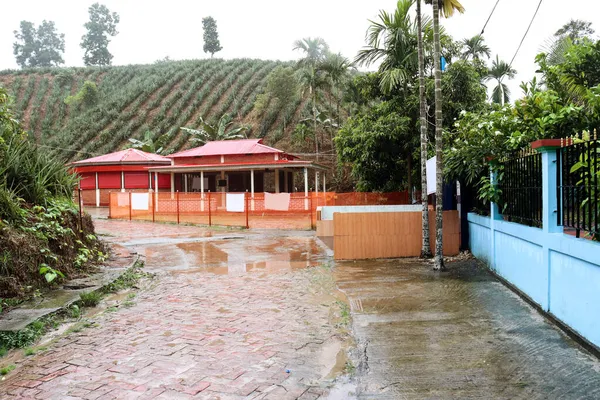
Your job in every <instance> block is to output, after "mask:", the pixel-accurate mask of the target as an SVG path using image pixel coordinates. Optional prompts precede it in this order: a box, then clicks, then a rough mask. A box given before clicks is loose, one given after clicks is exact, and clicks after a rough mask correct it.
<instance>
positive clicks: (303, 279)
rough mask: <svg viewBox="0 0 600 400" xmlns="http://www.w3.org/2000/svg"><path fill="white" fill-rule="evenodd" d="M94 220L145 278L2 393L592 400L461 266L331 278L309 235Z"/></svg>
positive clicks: (595, 394) (561, 348)
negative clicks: (342, 305) (137, 259)
mask: <svg viewBox="0 0 600 400" xmlns="http://www.w3.org/2000/svg"><path fill="white" fill-rule="evenodd" d="M97 226H98V231H99V232H101V233H105V234H110V236H107V238H108V239H109V240H111V241H113V242H118V243H120V244H121V245H124V246H125V247H126V248H128V249H130V250H135V251H137V252H139V253H140V254H141V255H142V256H143V257H144V258H145V260H146V267H145V269H146V270H148V271H150V272H154V273H157V277H156V278H155V279H154V280H153V281H151V282H150V283H149V286H147V287H145V288H144V289H142V290H141V291H140V292H139V294H138V296H137V297H136V298H135V299H134V300H133V301H134V304H133V305H132V306H131V307H123V306H122V307H119V309H118V310H117V311H116V312H104V313H101V314H99V315H97V316H95V317H92V318H91V319H92V321H94V322H95V324H94V326H92V327H89V328H86V329H84V330H82V331H80V332H75V333H71V334H68V335H63V336H61V337H60V338H59V339H58V340H57V341H56V342H54V343H53V344H51V345H50V346H49V347H48V350H46V351H43V352H41V353H38V354H36V355H34V356H32V357H29V358H26V359H24V360H23V361H22V362H20V363H19V364H18V367H17V369H16V370H15V371H13V372H11V373H10V374H9V375H8V377H7V378H6V380H4V381H2V382H0V398H3V399H4V398H31V399H46V398H55V399H71V398H77V399H82V398H83V399H115V398H116V399H130V398H131V399H145V398H162V399H179V398H184V399H187V398H199V399H273V400H279V399H318V398H321V399H325V398H327V399H356V398H358V399H475V398H477V399H528V400H529V399H599V398H600V362H599V361H598V360H597V359H596V358H594V357H593V356H591V355H590V354H589V353H587V352H585V351H584V350H582V349H581V348H580V347H579V346H578V345H577V344H576V343H574V342H573V341H572V340H571V339H569V338H568V337H566V336H565V335H564V334H563V333H562V332H561V331H559V330H558V329H557V328H556V327H555V326H554V325H552V324H551V323H549V322H548V321H546V320H545V319H544V318H543V317H542V316H540V314H538V313H537V312H536V311H535V310H534V309H533V308H531V307H530V306H529V305H527V304H526V303H525V302H524V301H523V300H522V299H520V298H519V297H518V296H516V295H515V294H514V293H513V292H511V291H510V290H509V289H507V288H506V287H505V286H503V285H502V284H501V283H500V282H498V281H497V280H496V279H495V278H493V277H492V276H491V275H489V274H488V273H487V272H486V271H484V270H483V269H482V268H480V267H478V265H477V263H476V262H475V261H473V260H467V261H459V262H455V263H449V264H448V267H449V270H450V271H449V272H446V273H443V274H436V273H434V272H433V271H431V266H430V265H428V264H424V263H423V262H421V261H419V260H373V261H360V262H339V263H336V264H335V268H334V269H333V270H330V269H329V268H323V267H319V266H320V265H324V264H328V263H330V258H329V257H327V255H326V252H325V251H324V249H323V248H322V247H321V246H320V245H319V242H318V241H316V240H315V239H314V238H313V236H312V233H311V232H285V231H272V232H267V231H262V232H261V231H250V232H242V231H239V230H226V229H222V230H218V229H217V230H211V231H208V230H206V229H203V228H198V227H188V226H176V225H166V224H149V223H136V222H134V223H129V222H125V221H106V220H99V221H97ZM336 285H337V287H338V288H339V289H340V290H341V291H342V292H343V293H344V294H345V296H347V297H344V296H343V295H341V294H340V293H339V292H337V291H336V289H335V286H336ZM340 298H342V299H346V300H347V302H348V303H349V305H350V309H351V314H352V326H351V328H352V332H353V335H354V339H355V340H356V343H355V345H354V346H352V342H351V340H349V339H348V337H347V333H346V331H345V329H343V327H340V324H339V322H340V319H339V318H336V317H335V316H336V315H337V314H336V313H337V312H339V311H340V309H339V302H338V300H339V299H340ZM336 307H338V308H336ZM336 310H337V311H336ZM332 315H333V317H332ZM337 317H339V315H337ZM348 348H352V350H351V361H352V362H349V363H348V364H347V362H348V360H347V359H346V357H345V354H346V350H347V349H348ZM347 365H350V366H352V365H354V366H355V367H356V370H355V371H354V374H353V377H352V378H351V379H348V378H345V377H341V378H340V379H338V380H335V379H334V378H335V377H336V376H339V374H340V373H342V372H343V371H344V369H345V367H347ZM350 369H352V368H350ZM287 371H289V372H287Z"/></svg>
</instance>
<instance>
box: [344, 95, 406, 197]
mask: <svg viewBox="0 0 600 400" xmlns="http://www.w3.org/2000/svg"><path fill="white" fill-rule="evenodd" d="M407 105H408V106H410V104H406V103H404V104H401V103H399V102H392V101H386V102H382V103H381V104H378V105H376V106H374V107H373V108H371V109H370V110H368V111H366V112H365V113H364V114H359V115H357V116H355V117H352V118H349V119H348V121H346V123H345V124H344V126H343V127H342V129H340V131H339V133H338V136H337V138H336V149H337V152H338V160H339V161H340V162H341V163H348V164H349V165H351V167H352V176H353V177H354V178H355V179H356V180H357V189H358V190H360V191H395V190H398V189H400V188H401V187H403V185H405V183H406V179H405V178H406V175H407V172H408V170H407V164H406V162H405V161H406V159H407V157H408V156H409V155H411V154H412V152H413V151H414V149H415V147H416V143H415V141H416V140H418V136H417V135H415V132H416V129H415V126H414V125H413V121H414V119H411V118H410V117H407V116H405V115H407V114H408V115H410V114H414V103H413V104H412V106H413V107H412V108H413V109H412V110H410V109H408V108H405V107H406V106H407Z"/></svg>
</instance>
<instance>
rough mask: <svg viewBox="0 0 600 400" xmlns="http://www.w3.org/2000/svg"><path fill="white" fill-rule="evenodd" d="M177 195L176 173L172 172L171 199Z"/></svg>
mask: <svg viewBox="0 0 600 400" xmlns="http://www.w3.org/2000/svg"><path fill="white" fill-rule="evenodd" d="M174 194H175V173H174V172H171V198H173V196H174Z"/></svg>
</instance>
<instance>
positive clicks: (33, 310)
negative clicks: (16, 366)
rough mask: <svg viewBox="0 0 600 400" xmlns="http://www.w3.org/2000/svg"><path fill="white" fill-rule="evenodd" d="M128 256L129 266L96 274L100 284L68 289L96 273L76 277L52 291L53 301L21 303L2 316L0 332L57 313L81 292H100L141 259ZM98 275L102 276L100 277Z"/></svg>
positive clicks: (138, 256) (136, 256) (29, 323)
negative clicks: (131, 259) (130, 259)
mask: <svg viewBox="0 0 600 400" xmlns="http://www.w3.org/2000/svg"><path fill="white" fill-rule="evenodd" d="M128 257H132V258H133V261H132V262H131V263H130V264H129V266H126V267H122V268H111V269H110V270H107V271H104V272H102V273H99V274H96V277H97V278H98V284H95V285H88V286H83V287H81V288H74V289H68V288H67V289H66V288H65V287H74V286H75V287H77V286H81V285H82V282H85V281H86V280H89V279H90V278H93V277H94V275H92V276H88V277H85V278H80V279H74V280H71V281H68V282H65V284H64V285H63V288H61V289H57V290H55V291H53V292H51V293H53V294H54V296H55V297H54V298H53V299H51V301H47V302H44V301H42V303H40V304H28V303H25V304H24V305H20V306H19V307H17V308H14V309H12V310H10V311H9V312H8V313H6V314H5V315H4V316H2V318H0V332H13V333H17V332H19V331H21V330H23V329H25V328H26V327H27V326H29V325H31V324H32V323H33V322H35V321H38V320H39V319H41V318H44V317H47V316H50V315H54V314H57V313H58V312H60V311H63V310H67V309H68V308H69V307H70V306H71V305H73V304H74V303H76V302H78V301H79V299H80V294H81V293H88V292H99V291H102V290H104V289H105V288H106V287H107V286H108V285H110V284H112V283H113V282H115V281H116V280H118V279H119V278H120V277H121V276H123V275H124V274H125V273H126V272H127V271H129V270H130V269H132V268H134V267H135V266H136V265H137V263H138V262H139V261H140V255H139V254H136V253H129V256H128ZM98 275H101V276H100V277H98ZM78 283H79V284H78Z"/></svg>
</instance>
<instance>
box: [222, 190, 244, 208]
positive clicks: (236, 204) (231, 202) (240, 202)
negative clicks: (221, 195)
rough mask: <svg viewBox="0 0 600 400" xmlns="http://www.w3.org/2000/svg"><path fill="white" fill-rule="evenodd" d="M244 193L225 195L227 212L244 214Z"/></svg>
mask: <svg viewBox="0 0 600 400" xmlns="http://www.w3.org/2000/svg"><path fill="white" fill-rule="evenodd" d="M244 199H245V195H244V193H241V194H238V193H227V195H226V196H225V201H226V203H227V204H226V208H227V212H244V210H245V208H244Z"/></svg>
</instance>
